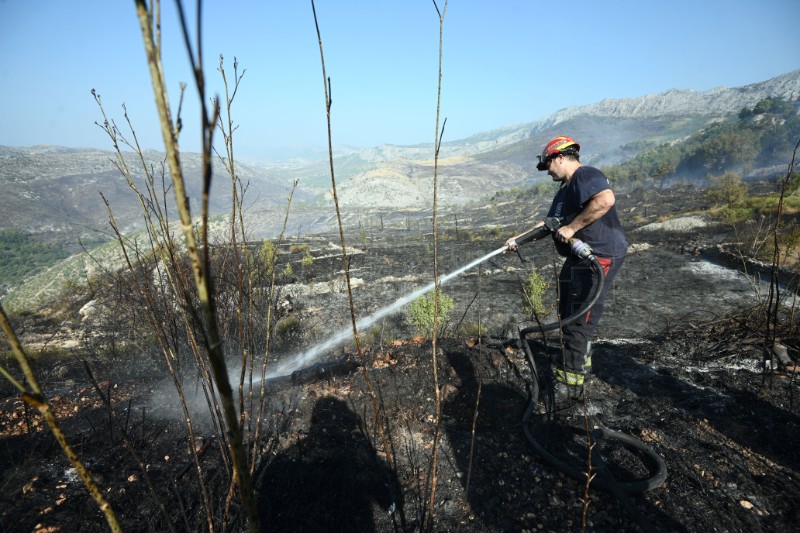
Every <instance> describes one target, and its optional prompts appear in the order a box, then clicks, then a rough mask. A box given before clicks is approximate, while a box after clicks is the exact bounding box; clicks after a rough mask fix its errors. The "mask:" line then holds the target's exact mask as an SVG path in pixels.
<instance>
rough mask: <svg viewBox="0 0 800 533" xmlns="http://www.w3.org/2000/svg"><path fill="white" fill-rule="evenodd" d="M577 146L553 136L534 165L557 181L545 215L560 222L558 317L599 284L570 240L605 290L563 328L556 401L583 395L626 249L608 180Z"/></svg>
mask: <svg viewBox="0 0 800 533" xmlns="http://www.w3.org/2000/svg"><path fill="white" fill-rule="evenodd" d="M580 149H581V147H580V145H579V144H578V143H577V142H575V141H574V140H573V139H572V138H570V137H567V136H559V137H556V138H554V139H552V140H551V141H550V142H548V143H547V145H546V146H545V147H544V150H543V151H542V154H541V155H540V156H538V157H539V163H538V164H537V165H536V169H537V170H539V171H545V170H546V171H547V174H548V175H549V176H550V177H551V178H552V179H553V181H555V182H558V183H560V184H561V186H560V187H559V189H558V192H557V193H556V195H555V197H554V198H553V203H552V205H551V206H550V210H549V212H548V213H547V217H548V218H549V217H556V218H558V219H560V220H562V221H563V223H562V225H561V226H560V227H559V228H558V229H557V230H556V231H554V232H553V240H554V241H555V246H556V250H557V251H558V253H559V254H560V255H562V256H564V257H566V260H565V262H564V265H563V267H562V268H561V272H560V274H559V287H558V289H559V305H558V312H559V316H560V317H561V318H562V319H564V318H567V317H568V316H572V314H573V313H575V312H578V311H580V309H581V308H582V307H583V305H584V303H586V302H587V301H588V299H589V298H590V297H591V295H592V293H593V292H594V291H593V287H594V284H595V283H597V276H596V275H595V273H594V272H593V270H592V268H591V265H590V262H589V261H588V260H586V259H580V258H578V257H575V256H574V255H572V254H571V253H570V245H569V241H570V239H572V238H573V237H574V238H578V239H580V240H582V241H583V242H585V243H586V244H588V245H589V246H590V247H591V248H592V250H593V251H594V254H595V255H596V256H597V258H598V260H599V261H600V264H601V265H602V267H603V271H604V272H605V282H604V284H603V293H602V294H600V296H599V298H598V299H597V301H596V303H595V304H594V306H592V308H591V309H590V310H589V311H588V312H587V313H586V314H585V316H583V317H580V318H579V319H577V320H575V321H573V322H572V323H570V324H567V325H565V326H563V327H562V328H561V331H562V340H563V349H562V350H561V356H560V357H556V360H555V361H553V365H554V368H553V374H554V376H555V383H554V387H553V393H554V399H555V401H556V402H557V403H558V402H567V401H570V400H577V399H579V398H581V397H582V395H583V384H584V380H585V377H586V373H587V372H589V371H590V370H591V346H592V337H593V335H594V332H595V330H596V329H597V325H598V324H599V322H600V318H601V317H602V315H603V305H604V303H605V300H606V298H607V296H608V293H609V291H610V290H611V287H612V286H613V285H614V277H615V276H616V274H617V272H618V271H619V269H620V267H621V266H622V263H623V261H624V259H625V253H626V251H627V248H628V243H627V241H626V240H625V234H624V232H623V230H622V226H621V225H620V221H619V217H618V216H617V209H616V207H615V203H616V198H615V197H614V192H613V191H612V190H611V184H610V183H609V181H608V179H607V178H606V177H605V175H604V174H603V173H602V172H601V171H600V170H598V169H596V168H594V167H590V166H585V165H582V164H581V162H580ZM542 225H544V221H541V222H539V223H537V224H536V225H534V226H533V228H531V229H529V230H526V231H525V232H523V233H522V234H520V235H517V236H516V237H512V238H510V239H508V240H507V241H506V245H507V246H508V247H509V250H511V251H514V250H516V240H517V239H519V238H520V237H521V236H522V235H525V234H527V233H528V232H530V231H532V230H534V229H536V228H539V227H540V226H542Z"/></svg>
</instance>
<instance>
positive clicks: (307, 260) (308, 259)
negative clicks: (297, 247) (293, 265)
mask: <svg viewBox="0 0 800 533" xmlns="http://www.w3.org/2000/svg"><path fill="white" fill-rule="evenodd" d="M301 264H302V265H303V266H304V267H310V266H311V265H313V264H314V256H312V255H311V251H310V250H306V254H305V255H304V256H303V259H302V261H301Z"/></svg>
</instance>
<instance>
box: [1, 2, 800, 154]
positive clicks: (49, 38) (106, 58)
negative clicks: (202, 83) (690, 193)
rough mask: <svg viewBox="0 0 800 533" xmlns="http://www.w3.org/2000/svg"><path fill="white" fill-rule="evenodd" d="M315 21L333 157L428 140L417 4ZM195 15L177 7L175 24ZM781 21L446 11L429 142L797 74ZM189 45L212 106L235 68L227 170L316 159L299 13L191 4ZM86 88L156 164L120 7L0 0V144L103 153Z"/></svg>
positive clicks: (311, 88)
mask: <svg viewBox="0 0 800 533" xmlns="http://www.w3.org/2000/svg"><path fill="white" fill-rule="evenodd" d="M438 4H439V7H440V9H441V8H443V6H444V1H443V0H438ZM316 9H317V15H318V17H319V24H320V30H321V34H322V39H323V46H324V52H325V63H326V68H327V73H328V75H329V76H330V78H331V81H332V86H333V91H332V96H333V107H332V121H333V126H332V128H333V143H334V145H335V146H338V145H348V146H377V145H379V144H384V143H391V144H416V143H430V142H432V141H433V140H434V135H435V119H436V114H435V113H436V88H437V75H438V61H439V48H438V46H439V19H438V16H437V13H436V10H435V8H434V4H433V2H432V0H371V1H366V0H317V2H316ZM163 11H164V13H163V32H164V54H165V72H166V78H167V82H168V84H169V87H170V90H171V91H172V92H171V95H170V98H171V102H172V106H173V110H175V109H176V108H177V98H178V87H179V84H180V82H182V81H186V82H190V81H191V77H190V74H189V70H188V63H187V59H186V58H187V56H186V52H185V48H184V46H183V42H182V39H181V38H180V35H179V28H178V26H177V23H176V8H175V5H174V2H171V1H169V0H167V1H165V2H164V5H163ZM194 12H195V3H194V2H187V14H188V16H189V17H190V18H191V19H192V22H191V23H190V24H191V26H192V27H194V22H193V18H194ZM798 20H800V1H798V0H751V1H744V0H706V1H703V2H697V1H695V0H670V1H667V0H659V1H641V0H639V1H628V0H606V1H598V0H572V1H570V2H562V3H554V2H542V1H533V0H527V1H522V0H517V1H513V0H492V1H489V0H451V1H450V2H449V4H448V6H447V11H446V15H445V21H444V51H443V80H442V83H443V86H442V111H441V113H442V119H444V118H445V117H446V118H447V126H446V129H445V136H444V139H445V140H456V139H460V138H464V137H467V136H469V135H472V134H475V133H478V132H481V131H485V130H489V129H493V128H496V127H500V126H505V125H510V124H516V123H519V122H526V121H531V120H536V119H539V118H542V117H544V116H546V115H548V114H550V113H552V112H554V111H557V110H558V109H561V108H565V107H570V106H575V105H581V104H589V103H593V102H597V101H599V100H602V99H603V98H626V97H636V96H642V95H645V94H651V93H658V92H662V91H665V90H668V89H671V88H678V89H694V90H698V91H703V90H707V89H711V88H713V87H718V86H740V85H747V84H750V83H755V82H760V81H764V80H767V79H769V78H772V77H774V76H778V75H781V74H784V73H787V72H790V71H792V70H795V69H798V68H800V32H798V31H797V22H798ZM203 32H204V55H205V57H204V64H205V66H206V77H207V80H208V81H207V84H208V88H209V95H214V94H222V92H221V91H222V84H221V79H220V75H219V72H218V71H217V70H216V69H217V66H218V64H219V56H220V54H222V55H223V56H224V57H225V67H226V71H227V74H228V77H229V79H232V77H233V59H234V56H235V57H236V58H238V61H239V68H240V72H241V70H242V69H246V74H245V75H244V78H243V80H242V84H241V87H240V89H239V94H238V95H237V98H236V101H235V102H234V109H233V112H234V120H235V122H236V123H237V124H238V125H239V129H238V130H237V131H236V139H235V143H236V148H237V152H238V153H239V154H240V155H243V156H249V157H256V158H258V157H268V156H274V154H275V153H279V152H280V151H281V150H284V149H289V148H296V147H302V146H327V127H326V120H325V102H324V93H323V78H322V71H321V62H320V56H319V45H318V41H317V36H316V31H315V28H314V19H313V15H312V10H311V2H310V0H308V1H305V0H274V1H269V0H262V1H255V0H254V1H243V0H226V1H224V2H223V1H221V0H217V1H207V2H205V6H204V23H203ZM190 87H191V86H190ZM93 88H94V89H96V90H97V92H98V93H100V94H101V95H102V99H103V104H104V106H105V108H106V112H107V113H108V114H109V115H110V116H112V117H113V118H115V119H116V120H117V122H118V124H121V123H122V122H123V120H122V107H121V106H122V104H123V103H124V104H126V106H127V109H128V113H129V115H130V117H131V118H132V120H133V122H134V126H135V127H136V130H137V134H138V136H139V138H140V141H141V143H142V144H143V145H144V146H145V147H147V148H153V149H158V150H160V149H162V146H163V144H162V141H161V136H160V130H159V129H158V126H157V122H156V113H155V108H154V106H153V103H152V102H153V92H152V88H151V85H150V81H149V74H148V69H147V64H146V61H145V54H144V48H143V45H142V40H141V34H140V30H139V25H138V20H137V18H136V12H135V6H134V2H133V1H132V0H128V1H125V0H79V1H78V2H67V1H64V0H0V145H10V146H28V145H34V144H52V145H62V146H70V147H96V148H104V149H109V148H110V143H109V142H108V140H107V138H106V137H105V134H103V132H102V131H101V130H100V129H99V128H98V127H97V126H96V125H95V124H94V122H95V120H98V119H99V116H100V115H99V112H98V110H97V107H96V105H95V103H94V100H93V99H92V97H91V94H90V91H91V89H93ZM196 101H197V98H196V92H194V91H192V90H191V89H190V90H189V91H188V92H187V104H185V105H184V112H183V121H184V130H183V133H182V137H181V144H182V147H183V148H184V149H185V150H191V151H196V150H197V149H198V146H199V134H198V132H197V126H196V125H197V123H198V120H197V115H198V111H197V104H196Z"/></svg>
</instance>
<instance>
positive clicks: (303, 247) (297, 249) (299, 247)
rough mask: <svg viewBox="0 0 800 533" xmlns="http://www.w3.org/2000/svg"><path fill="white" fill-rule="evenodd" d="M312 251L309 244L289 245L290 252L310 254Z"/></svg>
mask: <svg viewBox="0 0 800 533" xmlns="http://www.w3.org/2000/svg"><path fill="white" fill-rule="evenodd" d="M309 250H311V246H309V245H308V244H290V245H289V252H308V251H309Z"/></svg>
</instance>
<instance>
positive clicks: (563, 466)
mask: <svg viewBox="0 0 800 533" xmlns="http://www.w3.org/2000/svg"><path fill="white" fill-rule="evenodd" d="M561 223H562V221H561V220H560V219H558V218H555V217H548V218H547V219H545V224H544V225H543V226H540V227H538V228H535V229H533V230H531V231H530V232H528V233H526V234H524V235H522V236H520V237H518V238H517V239H516V241H515V242H514V241H512V242H511V243H509V246H510V247H512V246H513V248H516V247H517V245H519V244H523V243H525V242H530V241H533V240H539V239H542V238H544V237H546V236H548V235H550V234H552V233H555V232H556V231H557V230H558V228H559V227H560V226H561ZM570 249H571V251H572V253H573V254H574V255H576V256H577V257H578V258H580V259H583V260H586V261H588V262H589V263H590V264H591V265H592V268H593V270H594V272H595V273H596V275H597V283H596V284H595V287H594V292H593V294H592V295H591V296H590V297H589V298H587V300H586V303H585V304H584V305H583V306H582V308H581V309H579V310H578V311H577V312H575V313H573V314H572V315H570V316H568V317H563V318H561V320H555V321H553V322H551V323H548V324H537V325H533V326H528V327H524V328H520V329H519V338H520V343H521V344H522V347H523V349H524V350H525V355H526V356H527V360H528V363H529V364H530V367H531V372H532V391H531V400H530V402H529V404H528V407H527V409H526V411H525V414H524V416H523V418H522V427H523V432H524V433H525V437H526V438H527V439H528V441H529V442H530V444H531V446H532V447H533V449H534V450H535V451H536V453H538V454H539V455H540V456H541V457H542V458H543V459H544V460H545V461H546V462H547V463H549V464H550V465H551V466H552V467H554V468H556V469H557V470H559V471H561V472H563V473H564V474H566V475H568V476H570V477H571V478H573V479H576V480H578V481H586V476H587V473H586V472H583V471H581V470H580V469H578V468H575V467H573V466H570V465H568V464H567V463H565V462H564V461H562V460H561V459H559V458H558V457H556V456H555V455H553V454H552V453H551V452H550V451H549V450H547V449H546V448H545V447H544V446H543V445H542V444H541V443H539V441H538V440H536V438H535V436H534V434H533V430H532V428H531V425H532V423H533V420H532V416H533V414H534V412H535V411H536V410H537V407H538V402H539V392H540V387H539V380H540V376H539V371H538V369H537V366H536V359H535V357H534V355H533V352H532V350H531V346H530V343H529V342H528V338H527V337H528V335H530V334H532V333H540V332H544V331H549V330H554V329H558V328H561V327H563V326H565V325H567V324H570V323H572V322H574V321H575V320H578V319H579V318H581V317H583V316H585V314H586V313H587V312H588V311H589V310H590V309H591V308H592V306H593V305H594V304H595V303H596V302H597V300H598V298H599V297H600V295H601V294H602V291H603V284H604V281H605V273H604V270H603V267H602V265H601V264H600V261H599V260H598V259H597V256H595V255H594V252H593V251H592V249H591V247H589V246H588V245H587V244H586V243H584V242H582V241H580V240H578V239H574V238H573V239H571V240H570ZM517 253H519V250H518V249H517ZM520 259H521V260H523V261H524V259H523V258H522V256H521V255H520ZM550 388H551V389H552V384H550ZM548 416H549V415H548ZM589 439H590V452H589V453H590V454H591V457H590V458H591V464H592V465H594V469H595V471H596V473H597V474H598V475H597V477H596V478H595V479H593V480H592V481H591V486H592V487H595V488H598V489H601V490H605V491H608V492H611V493H612V494H614V496H616V498H617V499H618V500H619V501H620V503H622V505H623V506H624V507H625V508H626V510H627V511H628V512H629V514H630V515H631V516H632V517H633V518H634V519H635V520H636V522H637V523H638V524H639V526H640V527H641V528H642V529H643V530H645V531H649V530H651V529H652V528H651V527H650V526H649V524H647V521H646V519H645V518H644V516H643V515H642V514H641V512H640V511H638V509H636V506H635V505H634V504H633V503H632V502H631V501H630V499H629V498H628V497H627V495H628V494H637V493H644V492H647V491H650V490H653V489H655V488H656V487H658V486H660V485H661V484H662V483H663V482H664V480H666V478H667V467H666V463H665V462H664V460H663V458H662V457H661V456H660V455H658V454H657V453H655V451H653V450H652V449H651V448H650V447H649V446H647V445H646V444H645V443H644V442H642V441H641V440H639V439H637V438H635V437H633V436H630V435H627V434H625V433H621V432H619V431H614V430H612V429H609V428H605V427H600V428H596V429H594V430H593V431H591V432H590V434H589ZM603 439H605V440H613V441H617V442H620V443H621V444H622V445H623V446H625V447H626V448H632V449H634V450H637V451H639V452H641V453H642V454H643V455H644V457H645V458H647V459H648V460H649V462H650V463H651V467H652V466H654V467H655V468H652V469H651V470H650V472H649V475H650V477H648V478H645V479H638V480H634V481H629V482H619V481H617V480H616V479H614V476H613V474H612V473H611V472H610V471H609V469H608V467H607V466H606V464H605V462H604V461H603V458H602V457H601V455H600V452H599V447H598V446H597V444H598V443H599V441H601V440H603Z"/></svg>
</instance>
